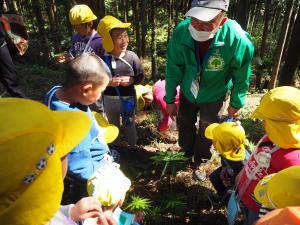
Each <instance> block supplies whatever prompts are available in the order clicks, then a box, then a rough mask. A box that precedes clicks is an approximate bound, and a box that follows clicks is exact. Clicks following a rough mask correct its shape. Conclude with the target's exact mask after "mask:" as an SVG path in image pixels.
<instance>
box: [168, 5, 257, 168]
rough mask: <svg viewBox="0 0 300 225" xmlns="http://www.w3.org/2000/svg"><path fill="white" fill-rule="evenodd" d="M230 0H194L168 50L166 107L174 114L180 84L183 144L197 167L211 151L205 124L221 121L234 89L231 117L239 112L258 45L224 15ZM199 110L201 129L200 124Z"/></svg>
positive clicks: (181, 145) (181, 141)
mask: <svg viewBox="0 0 300 225" xmlns="http://www.w3.org/2000/svg"><path fill="white" fill-rule="evenodd" d="M228 5H229V0H194V1H193V2H192V8H191V9H190V10H189V11H188V12H187V13H186V15H185V16H186V17H187V18H186V19H185V20H184V21H183V22H181V23H180V24H179V25H178V26H177V28H176V29H175V31H174V33H173V37H172V38H171V40H170V43H169V45H168V51H167V73H166V95H165V97H164V100H165V102H166V103H167V112H168V113H169V114H170V115H171V116H172V117H173V118H174V117H175V116H176V115H177V108H176V106H175V104H174V98H175V95H176V86H177V85H180V88H181V94H180V103H179V112H178V125H179V145H180V147H181V148H182V150H183V151H184V152H185V153H186V155H187V156H193V155H194V161H195V164H194V165H195V166H198V165H199V164H200V163H201V162H202V159H203V158H205V159H208V158H210V156H211V153H210V151H209V148H210V146H211V141H209V140H207V139H206V138H205V137H204V131H205V128H206V127H207V126H208V125H209V124H211V123H213V122H217V120H218V112H219V111H220V110H221V108H222V106H223V102H224V100H225V97H226V95H227V93H228V92H229V90H230V89H232V90H231V97H230V104H229V107H228V116H229V117H234V116H236V115H237V113H238V111H239V109H240V108H242V107H243V105H244V99H245V96H246V92H247V89H248V86H249V77H250V75H251V65H250V62H251V59H252V56H253V51H254V48H253V45H252V43H251V40H250V37H249V34H248V33H246V32H245V31H244V30H242V28H241V27H240V26H239V25H238V24H237V23H236V22H235V21H233V20H230V19H227V18H226V17H225V12H226V11H227V10H228ZM198 112H200V121H199V128H198V131H197V129H196V126H195V123H196V122H197V113H198Z"/></svg>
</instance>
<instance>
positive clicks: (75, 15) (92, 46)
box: [69, 4, 104, 59]
mask: <svg viewBox="0 0 300 225" xmlns="http://www.w3.org/2000/svg"><path fill="white" fill-rule="evenodd" d="M96 19H97V16H95V15H94V13H93V12H92V10H91V9H90V8H89V7H88V6H87V5H83V4H82V5H75V6H74V7H72V8H71V9H70V12H69V20H70V23H71V24H72V26H73V28H74V30H75V31H76V32H77V33H76V34H75V35H74V36H73V37H72V44H71V48H70V50H69V58H70V59H73V58H74V57H76V56H79V55H81V54H82V53H84V52H90V53H95V54H96V55H98V56H99V57H101V58H103V54H104V49H103V47H102V38H101V37H100V36H99V35H98V33H97V32H96V31H95V29H94V28H93V21H94V20H96Z"/></svg>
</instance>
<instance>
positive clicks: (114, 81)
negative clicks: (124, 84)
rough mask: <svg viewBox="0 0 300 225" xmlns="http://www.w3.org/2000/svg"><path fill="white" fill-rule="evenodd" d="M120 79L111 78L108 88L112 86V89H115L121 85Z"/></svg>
mask: <svg viewBox="0 0 300 225" xmlns="http://www.w3.org/2000/svg"><path fill="white" fill-rule="evenodd" d="M121 80H122V79H121V78H120V77H113V78H112V79H111V81H110V82H109V86H112V87H117V86H119V85H120V83H121Z"/></svg>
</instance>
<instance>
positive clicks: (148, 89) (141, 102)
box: [134, 84, 152, 111]
mask: <svg viewBox="0 0 300 225" xmlns="http://www.w3.org/2000/svg"><path fill="white" fill-rule="evenodd" d="M134 89H135V93H136V99H137V111H141V110H143V109H144V108H145V105H146V101H145V99H144V97H143V95H144V94H146V93H151V94H152V86H151V85H149V84H147V85H141V84H138V85H134Z"/></svg>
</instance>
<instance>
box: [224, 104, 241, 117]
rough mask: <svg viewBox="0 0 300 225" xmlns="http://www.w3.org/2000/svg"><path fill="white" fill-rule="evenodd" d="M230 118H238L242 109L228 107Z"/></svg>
mask: <svg viewBox="0 0 300 225" xmlns="http://www.w3.org/2000/svg"><path fill="white" fill-rule="evenodd" d="M227 110H228V116H229V117H237V116H238V114H239V111H240V109H236V108H233V107H232V106H230V105H229V106H228V109H227Z"/></svg>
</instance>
